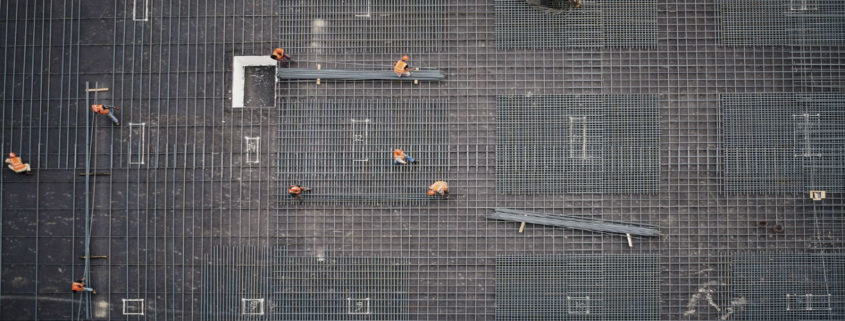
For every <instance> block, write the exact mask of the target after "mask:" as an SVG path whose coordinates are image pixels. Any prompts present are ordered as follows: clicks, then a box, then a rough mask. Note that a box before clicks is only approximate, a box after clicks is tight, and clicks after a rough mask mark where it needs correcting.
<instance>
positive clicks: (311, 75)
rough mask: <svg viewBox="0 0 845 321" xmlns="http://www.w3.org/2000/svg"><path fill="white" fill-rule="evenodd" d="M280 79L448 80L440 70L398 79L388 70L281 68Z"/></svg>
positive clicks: (278, 74) (419, 72)
mask: <svg viewBox="0 0 845 321" xmlns="http://www.w3.org/2000/svg"><path fill="white" fill-rule="evenodd" d="M276 76H277V77H278V78H279V79H321V80H328V79H331V80H399V81H413V80H428V81H438V80H443V79H444V78H446V77H445V76H443V73H441V72H440V70H436V69H434V70H419V71H412V72H411V76H410V77H398V76H396V73H394V72H392V71H389V70H386V71H377V70H338V69H323V70H319V69H304V68H279V71H278V72H277V73H276Z"/></svg>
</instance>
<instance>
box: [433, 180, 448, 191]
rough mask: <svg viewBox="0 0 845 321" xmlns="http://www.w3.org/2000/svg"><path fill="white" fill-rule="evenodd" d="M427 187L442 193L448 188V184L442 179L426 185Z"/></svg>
mask: <svg viewBox="0 0 845 321" xmlns="http://www.w3.org/2000/svg"><path fill="white" fill-rule="evenodd" d="M428 189H430V190H432V191H435V192H437V193H443V192H445V191H448V190H449V184H446V182H444V181H436V182H434V184H431V186H429V187H428Z"/></svg>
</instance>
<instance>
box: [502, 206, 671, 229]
mask: <svg viewBox="0 0 845 321" xmlns="http://www.w3.org/2000/svg"><path fill="white" fill-rule="evenodd" d="M487 218H489V219H494V220H502V221H513V222H526V223H531V224H540V225H549V226H558V227H566V228H572V229H579V230H586V231H593V232H599V233H614V234H631V235H640V236H659V235H660V231H659V230H657V228H658V227H657V226H653V225H645V224H637V223H626V222H614V221H605V220H597V219H592V218H585V217H577V216H567V215H549V214H543V213H535V212H528V211H522V210H515V209H509V208H497V209H496V211H495V212H494V213H493V214H491V215H488V216H487Z"/></svg>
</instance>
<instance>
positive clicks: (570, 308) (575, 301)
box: [566, 295, 590, 315]
mask: <svg viewBox="0 0 845 321" xmlns="http://www.w3.org/2000/svg"><path fill="white" fill-rule="evenodd" d="M566 313H568V314H577V315H587V314H590V297H589V296H568V295H567V296H566Z"/></svg>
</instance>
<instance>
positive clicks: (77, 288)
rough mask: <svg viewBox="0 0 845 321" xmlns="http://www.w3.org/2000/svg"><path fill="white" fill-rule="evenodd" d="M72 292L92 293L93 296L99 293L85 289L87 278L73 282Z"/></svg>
mask: <svg viewBox="0 0 845 321" xmlns="http://www.w3.org/2000/svg"><path fill="white" fill-rule="evenodd" d="M70 290H71V291H73V293H79V292H91V294H97V291H94V289H92V288H88V287H85V278H82V279H79V280H76V281H75V282H73V283H72V284H71V285H70Z"/></svg>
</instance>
